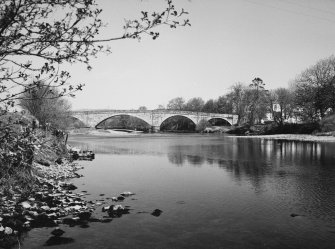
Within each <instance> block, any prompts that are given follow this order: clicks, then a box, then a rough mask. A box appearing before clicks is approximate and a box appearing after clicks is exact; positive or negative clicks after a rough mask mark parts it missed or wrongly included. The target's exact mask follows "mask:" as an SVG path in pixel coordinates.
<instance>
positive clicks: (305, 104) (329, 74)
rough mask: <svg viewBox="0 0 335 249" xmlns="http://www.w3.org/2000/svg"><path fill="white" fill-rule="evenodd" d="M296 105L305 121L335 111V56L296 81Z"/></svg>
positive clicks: (305, 72) (316, 118) (313, 67)
mask: <svg viewBox="0 0 335 249" xmlns="http://www.w3.org/2000/svg"><path fill="white" fill-rule="evenodd" d="M294 83H295V103H296V105H297V107H298V108H299V112H300V114H301V118H302V119H303V120H304V121H317V120H319V119H320V118H323V117H324V116H325V115H326V113H327V111H330V112H334V110H335V56H330V57H328V58H326V59H322V60H320V61H318V62H317V63H316V64H315V65H313V66H311V67H309V68H307V69H306V70H305V71H303V72H302V73H301V74H300V75H299V76H298V77H297V79H296V80H295V82H294Z"/></svg>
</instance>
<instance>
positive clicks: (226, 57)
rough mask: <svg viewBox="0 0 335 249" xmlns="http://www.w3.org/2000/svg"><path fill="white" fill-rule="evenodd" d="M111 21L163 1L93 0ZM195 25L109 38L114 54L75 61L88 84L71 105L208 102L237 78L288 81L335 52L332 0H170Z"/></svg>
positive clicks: (113, 30) (111, 31) (117, 27)
mask: <svg viewBox="0 0 335 249" xmlns="http://www.w3.org/2000/svg"><path fill="white" fill-rule="evenodd" d="M97 2H98V3H99V5H100V7H101V8H102V9H103V11H104V13H103V15H102V17H103V19H104V21H105V22H107V23H108V27H107V28H106V30H105V31H104V32H103V33H102V36H103V37H113V36H119V35H122V25H123V24H124V18H127V19H134V18H137V17H139V16H140V11H141V10H162V9H163V8H164V7H165V1H164V0H142V1H140V0H97ZM174 3H175V5H176V7H177V8H178V7H180V8H184V9H185V10H187V11H188V12H189V13H190V14H189V16H188V17H189V19H190V21H191V24H192V26H191V27H187V28H183V27H182V28H178V29H176V30H170V29H166V28H162V29H161V28H160V29H159V30H160V33H161V34H160V37H159V39H157V40H155V41H154V40H152V39H151V38H149V37H144V39H143V40H142V41H141V42H138V41H136V40H123V41H118V42H112V43H110V45H111V47H112V52H113V53H112V54H110V55H108V56H106V55H101V56H99V57H98V58H97V59H94V60H93V63H92V66H93V69H92V70H91V71H87V70H86V69H85V67H84V66H80V65H74V66H73V67H72V68H71V69H70V71H71V72H72V76H73V80H75V81H77V82H78V81H79V82H82V83H85V84H86V87H85V88H84V91H82V92H80V93H78V94H77V96H76V98H74V99H71V102H72V105H73V109H99V108H111V109H137V108H138V107H139V106H146V107H148V108H149V109H154V108H157V106H158V105H160V104H161V105H166V104H167V103H168V101H169V100H170V99H172V98H174V97H179V96H181V97H184V98H185V99H186V100H187V99H189V98H191V97H202V98H203V99H204V100H205V101H206V100H208V99H210V98H217V97H218V96H220V95H223V94H225V93H227V91H228V90H229V87H230V86H231V85H232V84H234V83H235V82H244V83H246V84H249V83H250V82H251V80H252V79H253V78H255V77H260V78H262V79H263V81H264V82H265V84H266V87H267V88H269V89H272V88H277V87H286V86H287V85H288V82H289V81H290V80H292V79H294V78H295V77H296V75H297V74H299V73H300V72H301V71H302V70H304V69H305V68H307V67H308V66H310V65H312V64H314V63H315V62H316V61H317V60H319V59H322V58H325V57H328V56H330V55H332V54H333V53H334V46H335V28H334V27H335V1H332V0H174Z"/></svg>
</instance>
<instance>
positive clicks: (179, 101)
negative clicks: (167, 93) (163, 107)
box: [167, 97, 185, 110]
mask: <svg viewBox="0 0 335 249" xmlns="http://www.w3.org/2000/svg"><path fill="white" fill-rule="evenodd" d="M167 109H169V110H184V109H185V100H184V99H183V98H182V97H177V98H174V99H171V100H170V101H169V103H168V105H167Z"/></svg>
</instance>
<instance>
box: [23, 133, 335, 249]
mask: <svg viewBox="0 0 335 249" xmlns="http://www.w3.org/2000/svg"><path fill="white" fill-rule="evenodd" d="M70 143H71V144H72V145H74V146H80V147H82V148H85V149H86V148H90V149H93V150H94V151H95V152H96V160H94V161H92V162H83V165H84V166H85V168H84V169H83V170H81V172H80V173H81V174H83V175H84V177H83V178H79V179H75V180H74V181H73V182H74V183H75V184H76V185H77V186H78V187H79V189H78V191H82V190H87V191H88V192H89V193H90V194H91V195H88V196H87V199H88V200H90V199H92V200H98V199H101V197H99V194H105V197H108V196H115V195H117V194H118V193H120V192H123V191H132V192H135V193H136V195H135V196H134V197H135V199H133V200H132V199H131V198H127V199H126V201H124V203H123V204H122V205H129V206H130V207H131V208H132V210H131V213H130V214H128V215H125V216H122V217H121V218H118V219H113V221H112V222H111V223H104V224H103V223H91V224H90V227H89V228H79V227H76V228H69V227H67V226H62V227H61V228H62V229H63V230H65V231H66V233H65V234H64V236H65V237H68V238H73V239H74V242H73V243H70V244H66V245H62V246H55V247H51V248H71V249H77V248H94V249H99V248H159V249H163V248H192V249H194V248H225V249H226V248H228V249H230V248H236V249H237V248H238V249H245V248H257V249H258V248H304V249H306V248H311V249H316V248H329V249H330V248H335V143H306V142H284V141H280V142H279V141H278V142H276V141H266V140H261V139H249V138H247V139H246V138H237V137H225V136H207V135H194V134H193V135H143V136H139V137H124V138H106V137H84V136H76V137H72V138H71V141H70ZM107 203H108V202H107ZM156 208H158V209H161V210H162V211H163V213H162V215H161V216H159V217H154V216H152V215H150V212H152V211H153V210H154V209H156ZM146 212H149V213H146ZM292 213H296V214H300V215H301V216H298V217H291V214H292ZM94 215H95V216H98V217H99V215H100V216H101V215H102V214H101V211H100V208H99V209H98V210H97V212H96V213H95V214H94ZM51 230H52V229H35V230H33V231H31V232H29V233H28V234H27V237H26V238H25V239H24V241H23V244H22V245H21V248H44V247H43V244H44V243H45V241H46V240H47V239H48V238H49V237H50V231H51Z"/></svg>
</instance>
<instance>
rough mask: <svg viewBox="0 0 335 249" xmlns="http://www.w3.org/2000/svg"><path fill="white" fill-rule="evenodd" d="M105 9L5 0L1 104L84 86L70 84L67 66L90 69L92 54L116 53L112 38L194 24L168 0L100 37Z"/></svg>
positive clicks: (72, 2) (71, 1) (53, 0)
mask: <svg viewBox="0 0 335 249" xmlns="http://www.w3.org/2000/svg"><path fill="white" fill-rule="evenodd" d="M101 12H102V9H99V8H98V6H97V4H96V3H95V0H67V1H63V0H62V1H59V0H39V1H36V0H2V1H1V3H0V108H1V109H3V110H4V109H6V108H7V107H8V106H13V105H14V104H15V100H17V99H18V98H20V96H21V94H22V93H23V92H26V91H29V90H31V89H34V88H38V87H40V86H41V84H45V85H47V86H49V87H59V88H60V89H61V90H60V91H59V95H60V96H63V95H65V94H73V92H75V91H78V90H81V89H82V87H83V84H81V83H79V84H68V83H69V79H70V76H71V75H70V72H69V71H68V70H67V69H66V66H67V64H72V63H76V62H79V63H84V64H85V65H87V69H89V70H90V69H91V66H90V58H92V57H95V56H97V55H98V54H99V53H101V52H105V53H110V48H109V47H108V45H107V46H106V44H108V42H111V41H115V40H122V39H141V37H143V36H144V35H148V36H150V37H152V38H153V39H156V38H157V37H158V36H159V32H157V31H155V28H156V27H158V26H160V25H167V26H169V27H171V28H176V27H177V26H187V25H190V23H189V20H188V19H185V20H181V18H182V17H181V16H184V15H185V14H187V12H186V11H184V10H183V9H182V10H181V11H177V10H176V8H175V6H174V5H173V3H172V1H171V0H168V1H167V7H166V9H164V10H163V11H161V12H153V13H148V12H146V11H142V12H141V17H140V18H138V19H135V20H126V23H125V25H124V33H123V34H120V35H116V36H115V37H108V38H105V39H104V38H102V39H100V38H97V36H98V34H99V31H100V30H101V29H102V27H103V26H104V24H103V22H102V20H101V19H100V14H101ZM55 13H57V14H56V15H55ZM72 83H73V82H72Z"/></svg>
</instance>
